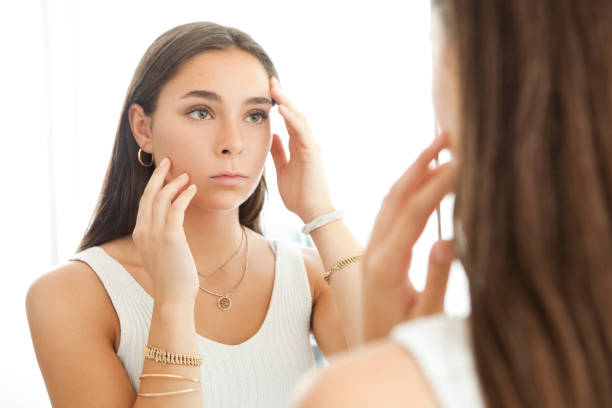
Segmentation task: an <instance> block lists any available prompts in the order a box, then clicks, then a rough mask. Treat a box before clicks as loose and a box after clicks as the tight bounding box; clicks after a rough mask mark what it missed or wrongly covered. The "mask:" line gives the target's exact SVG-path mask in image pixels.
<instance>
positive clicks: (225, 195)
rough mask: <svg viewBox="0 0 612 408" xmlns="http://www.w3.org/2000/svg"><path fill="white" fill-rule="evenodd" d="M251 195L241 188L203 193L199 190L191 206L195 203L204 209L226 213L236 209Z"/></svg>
mask: <svg viewBox="0 0 612 408" xmlns="http://www.w3.org/2000/svg"><path fill="white" fill-rule="evenodd" d="M249 197H250V194H246V193H245V192H244V191H239V190H234V191H215V192H212V191H210V192H202V193H201V192H199V191H198V193H197V194H196V196H195V197H194V198H193V200H192V202H191V204H190V206H194V205H195V206H196V207H198V208H200V209H202V210H206V211H211V212H219V213H224V212H230V211H234V210H236V209H237V208H238V207H240V206H241V205H242V203H244V202H245V201H246V200H248V199H249Z"/></svg>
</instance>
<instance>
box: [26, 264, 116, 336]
mask: <svg viewBox="0 0 612 408" xmlns="http://www.w3.org/2000/svg"><path fill="white" fill-rule="evenodd" d="M109 307H110V308H111V309H110V310H109ZM26 310H27V312H28V317H29V318H30V317H31V318H33V319H34V318H37V317H47V318H52V319H54V320H63V319H67V320H72V323H78V320H79V319H82V320H84V321H83V322H82V323H83V324H90V325H92V326H91V329H95V330H97V331H98V332H99V334H100V335H104V336H105V337H106V338H107V339H108V340H109V341H110V340H112V338H113V337H114V334H115V333H114V329H113V319H112V317H113V314H112V313H114V310H113V309H112V304H111V303H110V299H109V298H108V295H107V294H106V291H105V289H104V286H103V285H102V282H100V280H99V279H98V277H97V276H96V274H95V272H93V270H92V269H91V268H90V267H89V265H87V264H85V263H84V262H81V261H69V262H67V263H65V264H63V265H60V266H58V267H56V268H55V269H53V270H51V271H49V272H47V273H45V274H44V275H42V276H41V277H39V278H38V279H37V280H36V281H34V282H33V283H32V285H31V286H30V288H29V289H28V292H27V296H26ZM109 311H110V312H112V313H110V314H109V313H108V312H109ZM89 319H95V320H94V321H92V322H89V323H88V322H87V321H86V320H89ZM30 323H35V324H36V323H40V322H38V321H31V322H30Z"/></svg>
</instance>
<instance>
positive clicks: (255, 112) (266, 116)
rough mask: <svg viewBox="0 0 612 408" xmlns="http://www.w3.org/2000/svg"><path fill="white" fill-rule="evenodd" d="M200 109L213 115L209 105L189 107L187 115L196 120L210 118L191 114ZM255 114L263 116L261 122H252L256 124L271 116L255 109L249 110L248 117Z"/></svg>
mask: <svg viewBox="0 0 612 408" xmlns="http://www.w3.org/2000/svg"><path fill="white" fill-rule="evenodd" d="M200 111H201V112H206V114H207V115H210V116H212V112H211V111H210V109H209V108H208V107H206V106H196V107H194V108H191V109H189V110H188V111H187V115H188V116H189V119H191V120H195V121H201V120H206V119H208V118H206V119H197V118H194V117H192V116H191V114H192V113H194V112H200ZM253 115H260V116H261V121H260V122H252V123H255V124H256V125H257V124H259V123H262V122H264V121H265V120H267V119H268V117H269V115H268V114H267V113H266V112H264V111H262V110H255V111H252V112H249V113H248V114H247V117H250V116H253Z"/></svg>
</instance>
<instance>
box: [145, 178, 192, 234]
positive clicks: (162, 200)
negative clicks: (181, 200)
mask: <svg viewBox="0 0 612 408" xmlns="http://www.w3.org/2000/svg"><path fill="white" fill-rule="evenodd" d="M188 180H189V176H188V175H187V174H186V173H183V174H181V175H180V176H178V177H175V178H174V179H173V180H171V181H170V182H169V183H168V184H166V185H165V186H164V187H163V188H162V189H161V191H160V192H159V193H157V195H156V196H155V200H154V203H153V219H152V222H153V224H152V226H153V228H154V230H155V231H161V230H162V229H164V228H165V227H166V219H167V216H168V209H169V208H170V204H171V203H172V200H174V197H176V195H177V193H178V192H179V190H180V189H181V188H182V187H183V186H184V185H185V184H187V181H188Z"/></svg>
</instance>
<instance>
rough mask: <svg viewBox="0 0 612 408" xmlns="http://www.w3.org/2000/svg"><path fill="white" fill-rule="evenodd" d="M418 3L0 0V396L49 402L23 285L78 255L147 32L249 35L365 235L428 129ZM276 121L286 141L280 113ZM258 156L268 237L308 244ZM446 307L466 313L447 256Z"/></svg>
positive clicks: (427, 47)
mask: <svg viewBox="0 0 612 408" xmlns="http://www.w3.org/2000/svg"><path fill="white" fill-rule="evenodd" d="M429 13H430V10H429V2H428V1H404V2H399V1H391V0H379V1H377V2H371V1H368V2H365V1H364V2H360V1H308V2H305V1H302V2H297V1H272V0H261V1H257V2H254V1H236V0H225V1H202V0H199V1H190V0H175V1H172V2H165V1H151V0H147V1H143V0H129V1H128V0H123V1H104V2H100V1H91V0H79V1H77V0H21V1H18V2H17V1H12V2H2V3H1V4H0V41H1V43H2V61H1V63H0V90H1V91H2V97H1V98H0V120H1V123H2V132H1V134H0V143H1V147H2V150H3V151H4V154H2V160H1V161H0V163H1V164H0V170H1V171H2V174H3V177H4V182H3V183H2V199H1V200H0V217H1V228H2V245H0V251H1V255H2V258H1V259H2V265H4V267H3V268H2V270H3V273H2V277H3V282H2V285H0V287H1V288H2V291H3V292H4V294H3V296H1V297H0V302H1V303H0V312H1V313H2V316H0V317H1V319H2V325H3V330H2V335H0V342H1V345H2V350H3V355H4V357H3V370H1V371H0V390H1V392H0V406H2V407H34V406H36V407H48V406H50V404H49V401H48V397H47V393H46V389H45V386H44V382H43V379H42V377H41V375H40V371H39V369H38V365H37V362H36V356H35V354H34V350H33V348H32V344H31V339H30V335H29V330H28V325H27V320H26V315H25V294H26V291H27V289H28V287H29V286H30V284H31V283H32V282H33V281H34V280H36V279H37V278H38V277H39V276H41V275H42V274H44V273H46V272H47V271H49V270H51V269H52V268H54V267H55V266H57V265H59V264H62V263H64V262H66V260H67V259H68V258H69V257H70V256H71V255H72V254H73V253H74V252H75V250H76V247H77V245H78V243H79V241H80V240H81V237H82V235H83V233H84V231H85V229H86V227H87V225H88V222H89V220H90V218H91V216H92V213H93V209H94V205H95V203H96V201H97V198H98V194H99V192H100V188H101V185H102V180H103V177H104V174H105V171H106V167H107V164H108V160H109V158H110V153H111V147H112V144H113V141H114V137H115V131H116V128H117V123H118V120H119V113H120V110H121V106H122V103H123V99H124V96H125V92H126V90H127V86H128V83H129V81H130V79H131V76H132V74H133V71H134V69H135V67H136V65H137V63H138V61H139V59H140V58H141V56H142V54H143V53H144V51H145V49H146V48H147V47H148V46H149V44H150V43H151V42H152V41H153V40H154V39H155V38H156V37H157V36H159V35H160V34H162V33H163V32H164V31H166V30H168V29H170V28H172V27H173V26H175V25H179V24H183V23H187V22H192V21H202V20H203V21H214V22H216V23H220V24H224V25H230V26H234V27H237V28H239V29H241V30H243V31H246V32H247V33H249V34H250V35H251V36H252V37H253V38H254V39H255V40H256V41H258V42H259V43H260V44H261V45H262V46H263V47H264V49H266V51H267V52H268V54H269V55H270V57H271V58H272V60H273V61H274V63H275V65H276V68H277V70H278V72H279V75H280V79H281V82H282V84H283V89H284V91H285V93H286V94H287V95H288V96H289V97H290V98H291V99H292V100H293V102H294V103H295V104H296V105H297V107H298V108H299V109H300V110H301V111H302V112H303V113H304V114H305V115H306V117H307V118H308V120H309V123H310V126H311V128H312V131H313V134H314V137H315V139H316V141H317V143H318V144H319V146H320V147H321V150H322V152H323V158H324V163H325V169H326V172H327V176H328V179H329V184H330V187H331V190H332V197H333V200H334V203H335V205H336V207H337V208H338V209H344V210H345V212H346V217H345V220H346V223H347V224H348V225H349V227H350V228H351V229H352V231H353V232H354V233H355V235H356V236H357V237H358V239H359V240H360V241H361V243H362V244H363V245H366V244H367V242H368V237H369V234H370V231H371V228H372V225H373V222H374V219H375V217H376V214H377V212H378V209H379V207H380V204H381V201H382V199H383V197H384V195H385V194H386V193H387V192H388V190H389V188H390V187H391V185H392V184H393V182H394V181H395V180H396V179H397V178H398V177H399V176H400V175H401V174H402V172H403V171H404V170H405V169H406V167H407V166H408V165H409V164H410V163H411V162H412V161H413V160H414V159H415V158H416V156H417V155H418V153H419V152H420V151H421V150H422V149H423V148H425V147H426V146H427V145H428V144H429V143H430V141H431V140H432V138H433V137H434V118H433V109H432V102H431V89H430V87H431V85H430V83H431V44H430V17H429ZM272 121H273V122H272V128H273V131H275V132H280V133H281V135H282V136H283V140H284V141H285V143H286V141H287V134H286V131H285V130H284V127H283V123H282V121H281V118H280V115H278V113H277V112H276V110H274V114H273V115H272ZM444 160H448V157H446V158H444V157H443V158H442V161H444ZM266 166H267V168H266V174H267V178H268V184H269V195H268V199H267V203H266V206H265V208H264V213H263V214H264V231H265V235H267V236H268V237H269V238H271V239H283V240H288V241H295V242H300V243H302V244H303V245H311V244H312V243H311V242H310V241H308V239H307V238H306V237H305V236H303V235H302V234H301V233H300V232H299V229H300V228H301V226H302V223H301V221H300V220H299V218H298V217H297V216H295V215H293V214H292V213H290V212H289V211H288V210H287V209H285V207H284V206H283V204H282V201H281V200H280V197H279V195H278V190H277V188H276V176H275V172H274V165H273V162H272V159H271V157H270V158H269V160H268V162H267V164H266ZM452 202H453V198H452V197H448V198H447V199H445V201H444V202H443V205H442V230H443V236H444V237H445V238H450V237H451V236H452V225H451V220H452V216H451V212H452ZM436 239H437V223H436V219H435V217H432V218H431V219H430V222H429V223H428V226H427V228H426V230H425V233H424V234H423V236H422V237H421V239H420V240H419V242H418V243H417V245H416V247H415V250H414V258H413V264H412V267H411V272H410V273H411V279H412V281H413V283H414V284H415V286H416V287H417V288H423V286H424V279H425V274H426V267H427V258H428V255H429V250H430V248H431V245H432V244H433V243H434V242H435V240H436ZM446 310H447V312H448V313H450V314H453V315H466V314H468V313H469V298H468V293H467V283H466V280H465V277H464V274H463V272H462V269H461V267H460V265H458V264H456V265H454V266H453V270H452V273H451V281H450V283H449V289H448V293H447V298H446ZM48 341H61V339H48Z"/></svg>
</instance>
